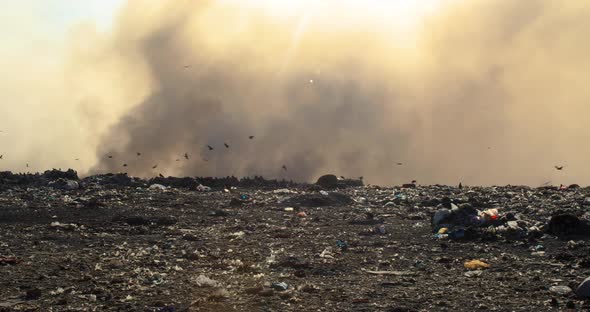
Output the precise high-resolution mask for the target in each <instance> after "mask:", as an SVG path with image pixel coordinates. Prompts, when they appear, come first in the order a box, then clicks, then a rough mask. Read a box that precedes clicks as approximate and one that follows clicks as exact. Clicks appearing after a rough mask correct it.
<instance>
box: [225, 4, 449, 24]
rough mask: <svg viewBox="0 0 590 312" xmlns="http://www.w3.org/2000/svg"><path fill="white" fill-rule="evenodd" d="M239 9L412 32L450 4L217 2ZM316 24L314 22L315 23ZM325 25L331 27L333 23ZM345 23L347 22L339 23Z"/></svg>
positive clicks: (277, 15) (282, 16)
mask: <svg viewBox="0 0 590 312" xmlns="http://www.w3.org/2000/svg"><path fill="white" fill-rule="evenodd" d="M218 1H219V2H220V3H227V4H232V5H237V6H241V7H246V8H251V9H255V10H258V11H264V12H266V13H268V14H269V15H272V16H275V17H277V18H288V17H293V16H300V15H302V14H312V15H313V16H315V17H316V19H321V18H322V17H325V16H335V15H334V13H335V12H337V13H339V15H340V16H342V15H344V16H347V17H352V18H354V19H356V20H359V19H363V20H364V21H365V22H367V23H379V24H383V25H390V26H391V27H397V28H406V29H409V28H413V27H416V26H418V25H419V24H420V22H421V20H422V19H423V18H425V17H426V16H428V15H429V14H431V13H433V12H436V10H437V9H438V8H439V7H440V6H441V5H442V2H443V1H449V0H323V1H317V0H248V1H243V0H218ZM316 22H317V21H316ZM325 22H327V23H330V24H334V21H330V20H326V21H325ZM340 22H346V21H340Z"/></svg>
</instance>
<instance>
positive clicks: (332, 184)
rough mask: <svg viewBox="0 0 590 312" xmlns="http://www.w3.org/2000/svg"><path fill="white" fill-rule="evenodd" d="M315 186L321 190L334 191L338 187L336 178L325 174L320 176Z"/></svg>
mask: <svg viewBox="0 0 590 312" xmlns="http://www.w3.org/2000/svg"><path fill="white" fill-rule="evenodd" d="M316 184H317V185H319V186H321V187H323V188H327V189H334V188H337V187H338V177H336V176H335V175H333V174H326V175H323V176H321V177H320V178H319V179H318V181H317V182H316Z"/></svg>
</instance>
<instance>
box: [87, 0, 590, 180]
mask: <svg viewBox="0 0 590 312" xmlns="http://www.w3.org/2000/svg"><path fill="white" fill-rule="evenodd" d="M222 2H223V1H205V2H201V1H199V2H198V4H196V3H197V2H196V1H174V3H172V2H170V3H168V4H165V5H159V6H158V7H154V8H149V9H146V8H145V7H143V6H145V4H144V2H139V1H130V2H129V3H128V5H127V6H126V7H125V8H124V9H123V12H122V13H121V15H120V19H119V24H118V28H117V31H116V33H115V34H114V35H113V38H111V39H110V40H109V41H107V42H106V43H104V46H103V48H102V50H101V51H102V53H104V54H103V55H102V57H103V58H105V59H109V58H111V59H116V60H117V61H116V62H113V63H114V64H117V65H120V66H113V67H110V68H111V70H112V72H113V75H116V76H117V77H119V78H118V80H116V81H117V83H119V84H120V85H118V86H117V89H119V88H121V89H127V90H133V88H136V89H135V90H138V94H142V96H141V99H139V95H137V96H136V97H135V98H137V99H136V101H135V102H131V103H129V102H126V103H125V104H120V103H119V104H117V103H118V102H117V100H112V101H110V102H109V103H111V104H109V105H106V104H105V106H104V107H103V110H105V111H109V109H110V107H115V106H118V108H117V109H118V110H119V112H120V113H119V114H113V116H117V117H116V118H115V119H113V120H116V121H115V122H114V123H113V124H112V125H110V126H109V127H108V131H106V133H105V134H104V135H103V136H102V139H101V141H100V142H99V143H98V144H97V146H98V147H97V149H96V154H97V161H98V162H97V164H96V165H94V166H93V167H92V169H91V170H90V172H91V173H95V172H106V171H128V172H129V173H130V174H133V175H139V176H153V175H157V174H158V173H163V174H166V175H167V174H170V175H208V176H226V175H236V176H248V175H249V176H251V175H263V176H266V177H277V178H286V179H294V180H300V181H311V180H313V179H315V178H317V177H318V176H319V175H320V174H323V173H328V172H331V173H335V174H338V175H344V176H346V177H358V176H364V177H365V179H367V180H368V181H369V182H370V183H378V184H394V183H400V182H406V181H409V180H412V179H417V180H418V181H419V182H421V183H446V184H455V183H458V182H459V181H463V183H468V184H506V183H511V184H519V183H522V184H532V185H538V184H541V183H543V182H545V181H553V182H554V183H559V182H563V183H567V182H577V183H588V182H589V178H588V177H589V176H590V175H589V173H590V168H589V167H587V166H584V164H585V161H584V160H585V155H586V154H587V152H589V151H590V148H588V147H587V146H586V144H585V142H586V140H585V139H586V138H587V137H588V136H589V135H590V130H589V128H588V127H587V117H586V116H587V114H588V113H589V108H588V106H587V105H586V103H587V101H588V99H590V91H589V90H590V89H588V88H586V87H585V85H586V84H587V83H588V82H590V81H589V80H590V79H589V78H590V77H589V76H588V74H587V73H588V72H590V61H589V60H588V58H587V57H586V55H588V53H589V52H590V45H589V43H587V42H586V41H584V40H583V38H584V35H585V33H586V32H587V30H588V29H590V27H589V26H590V4H584V3H582V2H581V1H560V2H557V1H550V0H545V1H508V0H500V1H497V0H493V1H492V0H477V1H447V2H443V4H441V5H440V7H439V9H437V11H436V12H434V13H433V14H431V15H429V16H427V17H424V18H423V20H422V21H421V24H420V27H418V28H416V29H415V30H413V31H406V32H403V31H399V32H396V31H391V30H390V29H388V28H387V27H384V24H383V23H379V22H374V21H373V22H372V21H370V20H363V21H362V22H359V21H357V20H355V19H354V18H353V17H354V12H348V13H346V12H344V13H343V11H341V10H338V9H334V8H338V4H337V3H338V2H337V1H334V2H332V3H331V5H332V8H330V5H326V7H325V8H324V7H322V8H320V9H315V10H314V11H311V13H310V12H309V11H308V12H305V11H302V12H301V14H293V15H291V16H290V17H288V18H287V17H283V18H278V17H276V16H272V15H270V14H268V13H265V12H263V11H260V10H258V9H253V8H245V7H240V6H233V5H227V4H223V3H222ZM326 8H330V9H326ZM327 21H329V22H327ZM86 66H88V65H86ZM123 69H124V70H125V71H123ZM121 77H123V78H121ZM127 78H128V80H126V79H127ZM139 90H141V91H139ZM127 92H130V91H127ZM131 98H133V96H128V97H127V99H131ZM121 107H125V109H122V108H121ZM250 135H253V136H255V138H254V139H252V140H250V139H249V138H248V137H249V136H250ZM224 143H227V144H229V146H230V147H229V148H225V147H224V145H223V144H224ZM207 145H211V146H213V147H214V150H212V151H210V150H209V149H208V147H207ZM136 152H141V153H142V155H141V156H139V157H138V156H137V155H136ZM184 153H187V154H188V155H189V159H188V160H187V159H185V158H184V157H183V155H184ZM107 155H112V156H113V158H112V159H111V158H108V157H107ZM177 160H178V161H177ZM398 162H401V163H403V166H398V165H396V163H398ZM123 163H126V164H128V167H126V168H123V167H122V164H123ZM156 164H157V165H158V167H157V168H156V169H152V167H153V166H154V165H156ZM557 164H564V165H565V166H566V171H564V172H557V171H556V170H555V169H553V165H557ZM283 165H285V166H286V167H287V168H288V170H287V171H285V170H283V169H282V166H283Z"/></svg>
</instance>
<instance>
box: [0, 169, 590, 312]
mask: <svg viewBox="0 0 590 312" xmlns="http://www.w3.org/2000/svg"><path fill="white" fill-rule="evenodd" d="M330 181H331V180H330V179H328V182H327V183H322V184H323V186H319V185H304V184H294V183H289V182H284V181H268V180H263V179H261V178H255V179H243V180H238V179H235V178H226V179H211V178H209V179H199V178H182V179H181V178H156V179H152V180H149V181H146V180H140V179H136V178H130V177H128V176H126V175H124V174H110V175H100V176H92V177H88V178H85V179H82V180H79V179H78V177H77V175H76V173H75V172H73V171H68V172H60V171H48V172H45V173H44V174H35V175H17V174H12V173H9V172H4V173H0V311H37V310H39V311H170V312H172V311H350V310H354V311H433V310H436V311H486V310H490V311H533V310H537V311H566V310H567V309H568V308H569V309H571V311H586V310H588V309H589V308H590V301H589V300H588V299H585V297H584V295H583V290H578V291H576V288H578V285H580V283H582V282H583V281H584V280H585V279H586V278H587V277H588V276H590V244H589V243H588V241H587V238H588V237H589V236H588V232H589V231H588V226H587V220H588V219H590V213H589V211H590V189H589V188H580V187H577V186H575V185H574V186H570V187H567V188H565V187H564V188H558V187H542V188H530V187H524V186H505V187H463V188H458V187H452V186H440V185H436V186H414V185H406V186H405V187H377V186H362V185H361V183H362V182H361V181H353V180H345V181H342V180H340V181H338V182H337V183H336V184H335V185H334V184H330ZM203 186H209V187H210V188H211V189H209V188H207V187H203ZM494 208H496V209H498V214H497V215H495V216H494V217H493V220H487V221H486V220H484V219H485V218H484V219H482V218H479V217H481V216H484V217H485V214H482V213H483V212H485V211H489V209H494ZM437 212H438V214H437V220H436V224H434V225H433V217H434V216H435V214H436V213H437ZM440 216H443V217H444V220H442V221H441V220H440V218H438V217H440ZM474 218H475V219H477V220H475V219H474ZM466 220H467V221H466ZM471 260H480V261H481V263H480V264H479V268H478V267H477V266H478V265H477V263H475V264H474V265H475V266H476V267H473V268H471V267H470V268H467V267H468V266H469V265H466V262H468V261H471ZM482 263H483V264H482Z"/></svg>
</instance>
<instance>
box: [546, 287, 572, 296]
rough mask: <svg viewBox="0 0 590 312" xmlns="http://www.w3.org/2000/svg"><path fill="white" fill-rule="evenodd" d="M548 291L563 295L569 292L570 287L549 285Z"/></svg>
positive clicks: (570, 290)
mask: <svg viewBox="0 0 590 312" xmlns="http://www.w3.org/2000/svg"><path fill="white" fill-rule="evenodd" d="M549 291H550V292H552V293H554V294H557V295H561V296H565V295H567V294H569V293H571V292H572V289H571V288H569V287H567V286H551V287H549Z"/></svg>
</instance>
